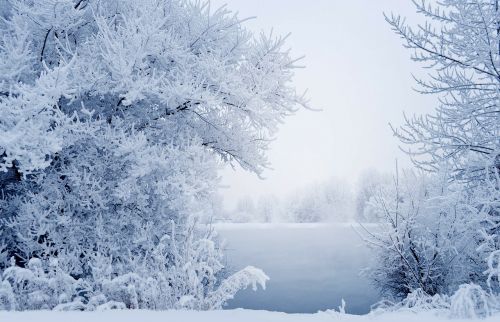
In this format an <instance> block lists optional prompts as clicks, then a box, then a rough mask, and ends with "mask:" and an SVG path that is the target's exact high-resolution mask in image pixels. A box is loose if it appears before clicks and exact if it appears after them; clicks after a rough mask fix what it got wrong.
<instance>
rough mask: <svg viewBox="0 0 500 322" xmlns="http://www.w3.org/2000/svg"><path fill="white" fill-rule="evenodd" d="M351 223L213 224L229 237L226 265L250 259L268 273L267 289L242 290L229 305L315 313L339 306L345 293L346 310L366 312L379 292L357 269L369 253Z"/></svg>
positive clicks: (240, 265) (244, 263)
mask: <svg viewBox="0 0 500 322" xmlns="http://www.w3.org/2000/svg"><path fill="white" fill-rule="evenodd" d="M353 226H356V224H218V225H216V230H217V231H218V232H219V234H220V236H222V238H223V239H225V240H226V242H227V245H226V248H227V250H226V255H227V258H228V265H229V266H230V267H232V268H234V269H240V268H243V267H245V266H247V265H253V266H256V267H259V268H262V269H263V270H264V271H265V272H266V274H267V275H268V276H269V277H270V278H271V280H270V281H269V282H268V284H267V289H266V290H265V291H264V290H260V289H259V290H258V291H257V292H254V291H252V290H250V289H249V290H245V291H241V292H239V293H238V294H237V295H236V298H235V299H234V300H232V301H230V302H229V303H228V306H227V308H230V309H232V308H246V309H257V310H269V311H280V312H288V313H315V312H318V311H320V310H321V311H322V310H327V309H332V308H337V307H338V306H339V305H340V303H341V300H342V298H344V299H345V301H346V303H347V306H346V311H347V313H353V314H364V313H367V312H368V311H369V310H370V306H371V305H372V304H373V303H375V302H377V301H378V300H379V298H378V294H377V292H376V291H375V290H374V288H373V287H372V286H371V285H370V283H369V282H368V280H367V279H366V278H364V277H362V276H360V275H359V272H360V270H361V269H363V268H364V267H366V266H367V265H368V263H369V260H370V258H371V255H370V251H369V250H368V249H367V248H366V246H365V245H364V243H363V241H362V240H361V239H360V237H359V236H358V234H357V233H356V232H355V230H354V229H353ZM358 228H359V227H358ZM371 228H372V229H375V228H376V227H374V226H372V227H371Z"/></svg>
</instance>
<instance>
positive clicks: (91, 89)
mask: <svg viewBox="0 0 500 322" xmlns="http://www.w3.org/2000/svg"><path fill="white" fill-rule="evenodd" d="M1 6H2V10H1V11H0V14H1V15H2V16H1V19H0V33H1V34H2V37H1V38H0V133H1V135H0V171H2V175H1V176H0V190H1V191H0V232H1V235H0V273H1V274H2V278H3V284H2V285H5V288H2V293H1V294H2V295H1V296H2V297H1V298H2V303H4V302H5V303H7V304H5V306H6V307H13V306H12V305H11V304H12V303H13V302H12V301H11V300H10V299H11V298H12V296H11V295H12V294H14V297H15V298H16V303H15V308H16V309H33V308H57V309H60V310H66V309H93V308H98V307H100V308H101V309H106V308H120V307H130V308H157V309H160V308H178V307H183V308H197V309H209V308H215V307H219V306H220V305H222V302H223V301H224V299H226V298H227V297H228V296H232V295H234V294H232V293H234V292H236V289H237V288H238V287H242V286H244V284H245V283H247V282H248V283H251V282H253V281H254V280H259V281H261V280H262V275H261V274H255V275H252V274H250V275H249V274H248V272H249V271H242V272H241V275H236V276H245V277H246V278H243V279H241V278H238V279H236V280H235V279H233V281H235V283H236V284H231V285H232V286H231V287H228V286H227V285H226V284H224V281H225V280H224V276H225V275H226V274H227V273H226V272H224V267H223V265H222V262H223V261H222V257H221V256H222V254H221V252H220V250H221V249H220V245H219V243H218V241H217V239H216V238H215V237H214V235H213V234H212V233H211V232H210V229H208V228H207V227H204V226H203V225H200V224H199V223H200V221H201V220H200V218H201V217H204V218H205V217H207V216H209V215H210V214H207V213H208V212H210V211H212V210H211V208H212V207H210V206H209V205H210V204H211V198H212V196H213V194H214V192H215V191H216V189H217V187H218V174H217V170H218V168H219V167H220V165H221V163H222V162H226V163H234V162H236V163H239V164H240V165H241V166H242V167H243V168H245V169H247V170H250V171H253V172H256V173H258V174H259V173H260V172H261V171H262V169H263V168H264V167H265V166H267V159H266V155H265V152H266V149H267V145H268V142H269V141H270V139H271V138H272V137H273V136H274V135H275V133H276V130H277V125H278V124H280V123H281V122H282V121H283V120H284V119H285V117H286V116H288V115H290V114H292V113H293V112H294V111H295V110H296V108H297V104H299V105H300V104H302V105H305V104H306V103H307V102H306V101H305V100H304V99H303V97H302V96H299V95H297V94H296V92H295V90H294V88H293V86H292V84H291V80H292V76H293V70H294V68H295V67H294V62H295V61H294V60H293V59H292V58H291V57H290V55H289V51H288V50H286V49H284V48H283V46H284V40H285V39H284V38H280V37H274V36H272V35H271V36H267V35H264V34H262V35H260V36H259V37H254V36H253V35H252V34H251V33H250V32H249V31H247V30H246V29H245V28H244V27H243V25H242V23H243V20H240V19H238V17H237V16H236V15H234V14H232V13H231V12H230V11H228V10H227V9H225V8H221V9H218V10H215V11H212V10H211V6H210V4H209V3H202V2H197V1H188V0H145V1H135V0H125V1H115V0H113V1H94V0H83V1H76V0H49V1H39V2H38V1H36V2H34V1H30V0H12V1H7V2H5V1H4V2H2V5H1ZM10 259H13V261H14V265H13V266H12V265H11V263H10ZM37 261H39V262H37ZM54 261H57V271H58V272H60V273H57V274H60V275H57V276H52V275H50V274H53V272H52V269H51V268H50V267H51V266H50V263H51V262H54ZM28 263H33V264H32V265H31V264H30V265H28ZM37 263H41V265H38V264H37ZM33 265H34V266H33ZM32 266H33V267H32ZM42 272H43V273H42ZM251 272H254V273H255V272H256V271H253V270H251ZM16 274H21V275H19V276H18V275H16ZM23 274H25V275H26V276H25V277H27V278H28V277H29V280H23V279H22V276H24V275H23ZM44 274H46V275H47V274H48V275H47V276H45V275H44ZM54 274H55V273H54ZM236 274H238V273H236ZM53 278H55V280H53ZM18 280H19V281H24V282H22V283H21V284H19V283H18V282H16V281H18ZM230 280H231V279H230ZM242 281H245V283H243V282H242ZM5 282H7V283H8V284H9V285H10V286H7V284H6V283H5ZM46 283H55V285H56V286H57V285H59V286H58V287H60V288H61V289H57V290H56V289H54V290H53V289H52V288H51V287H48V288H44V285H45V284H46ZM61 283H62V284H61ZM228 283H229V282H228ZM78 285H80V286H81V285H85V287H84V288H82V290H80V286H78ZM219 285H220V286H224V285H226V286H224V289H227V290H231V291H230V292H229V291H227V292H226V291H225V292H223V294H224V296H222V295H220V296H216V297H215V298H214V302H211V301H210V300H209V299H210V296H209V295H210V294H214V293H213V292H216V291H217V290H218V287H219ZM234 285H238V287H234ZM42 286H43V287H42ZM66 288H68V289H66ZM39 289H40V290H39ZM58 292H60V294H59V293H58ZM75 292H76V293H75ZM80 293H81V294H80ZM27 294H30V295H29V296H28V295H27ZM61 294H62V295H64V296H62V297H61V296H59V295H61ZM56 295H57V296H56ZM106 303H108V304H106ZM2 305H4V304H2Z"/></svg>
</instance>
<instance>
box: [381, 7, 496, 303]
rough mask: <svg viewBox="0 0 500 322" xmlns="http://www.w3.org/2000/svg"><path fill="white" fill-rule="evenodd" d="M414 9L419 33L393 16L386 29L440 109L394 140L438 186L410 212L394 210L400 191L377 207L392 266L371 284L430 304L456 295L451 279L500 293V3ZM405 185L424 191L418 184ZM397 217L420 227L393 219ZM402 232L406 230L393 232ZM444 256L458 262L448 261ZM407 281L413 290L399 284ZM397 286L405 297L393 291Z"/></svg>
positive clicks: (402, 130)
mask: <svg viewBox="0 0 500 322" xmlns="http://www.w3.org/2000/svg"><path fill="white" fill-rule="evenodd" d="M413 2H414V4H415V6H416V8H417V11H418V12H419V13H420V14H421V15H422V17H424V20H425V21H426V22H425V24H420V25H418V26H417V27H411V26H409V25H408V24H407V23H406V21H405V19H402V18H401V17H400V16H394V15H392V16H390V17H389V16H387V17H386V19H387V21H388V22H389V24H390V25H391V26H392V27H393V29H394V30H395V32H396V33H397V34H398V35H400V36H401V37H402V39H403V40H404V43H405V46H406V47H407V48H409V49H410V50H412V52H413V55H412V58H413V60H414V61H417V62H420V63H422V64H424V65H425V67H428V70H429V74H428V77H426V78H424V79H417V83H418V85H419V91H420V92H422V93H425V94H435V95H437V96H438V97H439V102H440V104H439V106H438V107H437V109H436V111H435V112H434V113H432V114H429V115H425V116H417V117H413V118H406V122H405V124H404V125H403V126H402V127H401V128H399V129H397V130H395V134H396V136H397V137H399V139H400V140H401V141H402V142H403V144H406V147H407V152H408V154H409V155H410V156H411V158H412V159H413V161H414V163H415V164H416V165H417V167H419V168H420V169H423V170H427V171H431V172H435V173H437V174H434V176H437V178H439V179H438V181H437V182H435V183H434V184H431V186H432V185H434V186H435V187H434V188H433V189H431V188H425V189H424V190H423V191H430V192H429V193H427V192H426V193H425V194H424V195H423V196H420V197H416V198H415V197H412V198H410V199H409V200H411V201H412V202H410V204H409V205H411V207H410V208H408V203H406V204H407V206H406V208H405V207H403V208H401V207H400V205H399V204H400V201H399V199H398V196H399V195H400V194H399V193H398V191H397V190H398V189H396V191H394V192H392V194H393V195H392V196H387V197H386V198H381V199H382V200H390V199H391V198H392V199H394V198H395V199H394V200H396V201H395V203H393V204H392V206H391V205H390V204H389V206H388V205H387V204H388V203H387V201H384V202H379V204H381V205H382V206H383V207H382V209H381V210H380V211H379V213H386V215H385V217H386V218H387V220H386V221H387V223H388V225H389V226H390V227H392V228H391V229H389V232H388V233H386V234H385V242H382V245H385V246H383V247H385V248H386V249H388V254H389V253H391V252H392V253H393V254H394V256H393V257H392V259H391V257H390V256H389V255H387V256H388V257H387V256H386V257H382V258H384V259H388V260H389V261H388V262H387V263H383V264H381V265H380V266H378V268H379V269H378V270H375V272H376V274H378V273H381V275H383V276H384V277H382V278H379V279H378V281H377V283H381V284H384V283H387V284H386V286H387V288H389V289H390V288H392V289H393V292H392V293H393V295H396V296H400V295H404V294H405V293H406V294H408V292H411V291H412V289H415V288H420V289H422V290H423V291H424V292H426V293H428V294H433V293H437V292H438V293H440V292H442V293H449V292H451V291H453V290H451V289H450V287H454V288H457V287H458V285H457V283H456V282H455V281H453V279H452V277H453V276H455V277H456V278H457V281H458V282H463V283H469V282H474V283H478V284H480V285H482V286H483V287H487V288H489V289H490V290H492V291H495V292H498V287H499V284H498V283H497V282H498V281H499V280H500V279H499V278H498V276H499V275H498V274H497V273H498V270H497V266H498V265H497V262H498V258H497V254H498V250H499V249H500V238H499V236H500V234H499V233H500V231H499V227H500V225H499V223H500V167H499V160H500V152H499V151H500V126H499V124H500V103H499V98H500V96H499V93H500V73H499V70H500V69H499V67H500V7H499V1H498V0H474V1H463V0H446V1H439V2H430V1H425V0H423V1H413ZM442 174H444V177H443V176H442ZM441 178H442V179H441ZM433 180H436V179H435V178H434V179H433ZM410 181H413V183H412V185H414V186H419V185H420V186H422V185H421V184H419V179H418V178H415V179H412V180H410ZM396 186H398V185H396ZM424 186H426V185H424ZM436 189H438V190H437V191H436ZM414 195H415V196H419V195H420V194H418V193H417V194H414ZM405 200H408V197H406V198H405ZM417 201H418V202H417ZM401 202H403V201H401ZM379 208H380V207H379ZM401 209H404V213H407V214H411V213H416V214H419V215H418V216H417V217H418V218H428V219H425V220H423V219H411V218H412V217H411V216H409V215H405V214H404V213H403V214H402V215H400V212H401ZM391 213H392V215H391ZM413 216H416V215H413ZM405 217H408V218H410V219H405ZM396 218H402V220H403V221H401V219H400V220H396ZM421 220H423V221H421ZM395 223H398V224H397V225H395ZM403 223H408V224H407V225H408V227H401V224H403ZM440 227H444V228H445V229H444V230H442V229H441V228H440ZM438 228H439V229H440V231H436V229H438ZM443 231H444V232H446V234H444V235H443V234H442V232H443ZM410 232H411V234H410ZM448 232H449V233H450V235H448ZM429 233H430V235H429ZM456 236H460V238H455V237H456ZM383 240H384V239H383ZM412 244H413V245H415V246H412ZM388 245H389V246H388ZM429 245H430V246H429ZM429 247H430V248H429ZM471 247H472V248H471ZM435 250H438V251H435ZM450 251H451V253H452V254H453V253H455V254H456V255H453V256H452V257H450V258H448V257H449V256H448V255H447V254H449V253H450ZM428 254H431V257H428ZM433 254H435V256H434V255H433ZM412 260H413V261H414V262H412ZM457 264H458V266H457ZM398 265H399V266H398ZM422 269H423V271H422ZM464 271H465V272H466V273H467V274H465V275H464V274H463V272H464ZM419 272H420V273H421V274H419ZM391 274H392V275H391ZM398 274H399V275H398ZM408 274H411V275H412V276H413V277H412V276H410V280H411V279H413V281H412V282H411V283H409V282H405V283H402V284H401V283H400V282H401V281H402V280H406V279H407V278H408ZM381 275H378V276H379V277H380V276H381ZM450 276H451V277H450ZM439 279H441V281H439ZM493 280H495V283H492V281H493ZM390 281H393V282H394V283H393V285H391V282H390ZM395 281H399V285H405V286H404V287H406V288H399V289H398V287H399V286H398V284H397V283H396V282H395ZM412 283H413V284H412ZM443 286H446V287H443Z"/></svg>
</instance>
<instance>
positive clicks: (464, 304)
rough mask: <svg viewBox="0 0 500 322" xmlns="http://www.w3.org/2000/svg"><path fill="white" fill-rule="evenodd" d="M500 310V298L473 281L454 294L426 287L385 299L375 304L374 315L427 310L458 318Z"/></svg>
mask: <svg viewBox="0 0 500 322" xmlns="http://www.w3.org/2000/svg"><path fill="white" fill-rule="evenodd" d="M499 310H500V297H499V296H498V295H495V294H492V293H491V292H487V291H485V290H484V289H483V288H482V287H481V286H479V285H476V284H473V283H470V284H462V285H460V286H459V288H458V290H457V291H456V292H455V293H453V294H452V295H451V296H448V295H446V294H435V295H429V294H428V293H426V292H425V291H423V290H422V289H416V290H414V291H412V292H411V293H409V294H408V296H407V297H406V298H405V299H403V300H402V301H400V302H396V303H394V302H391V301H381V302H379V303H377V304H375V305H374V306H373V307H372V313H373V314H381V313H384V312H397V311H410V312H424V311H425V312H433V313H435V314H438V315H441V316H447V317H449V318H456V319H475V318H476V319H477V318H485V317H488V316H491V315H493V314H495V313H497V312H498V311H499Z"/></svg>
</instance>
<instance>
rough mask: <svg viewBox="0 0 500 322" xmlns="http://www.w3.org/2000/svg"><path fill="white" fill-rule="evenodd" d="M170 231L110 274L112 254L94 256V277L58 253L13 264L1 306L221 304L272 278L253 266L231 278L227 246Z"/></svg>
mask: <svg viewBox="0 0 500 322" xmlns="http://www.w3.org/2000/svg"><path fill="white" fill-rule="evenodd" d="M174 234H175V231H174V230H172V234H170V235H166V236H164V237H163V238H162V241H161V242H160V244H159V245H158V246H157V248H156V249H155V250H154V251H153V252H152V254H151V256H150V257H148V256H143V257H141V258H140V262H134V261H131V262H130V263H129V265H131V268H130V271H131V272H130V273H124V274H122V275H114V274H110V272H111V269H112V263H111V262H112V259H110V258H107V257H102V256H99V255H98V256H97V257H95V258H92V259H90V263H89V266H90V267H91V268H92V270H93V274H94V276H92V278H89V277H86V278H79V279H75V278H73V277H71V276H70V275H68V274H67V273H65V272H63V271H62V270H61V268H60V267H59V263H58V262H57V260H56V259H54V257H52V258H51V259H50V260H48V263H47V261H45V262H44V261H42V260H40V259H38V258H33V259H31V260H30V261H29V262H28V265H27V267H26V268H22V267H19V266H16V265H15V263H14V262H13V263H12V266H11V267H9V268H7V269H5V271H4V272H3V276H2V277H3V281H2V282H1V284H0V309H1V310H27V309H54V310H105V309H119V308H130V309H163V310H165V309H196V310H212V309H220V308H222V306H223V305H224V304H225V303H226V301H227V300H229V299H232V298H233V297H234V295H235V294H236V293H237V292H238V291H239V290H241V289H244V288H246V287H248V286H249V285H251V286H252V287H253V288H254V289H256V287H257V284H258V285H260V286H261V287H263V288H265V283H266V281H267V280H268V279H269V278H268V277H267V276H266V275H265V274H264V273H263V272H262V271H261V270H260V269H257V268H254V267H247V268H245V269H243V270H241V271H238V272H236V273H235V274H233V275H231V276H228V277H226V278H221V277H224V275H221V273H222V269H223V265H222V264H221V262H220V260H222V254H221V250H220V249H217V248H216V244H215V243H214V242H213V240H211V239H198V240H194V239H193V235H187V238H188V240H184V241H182V242H176V241H175V240H173V239H172V236H174Z"/></svg>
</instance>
